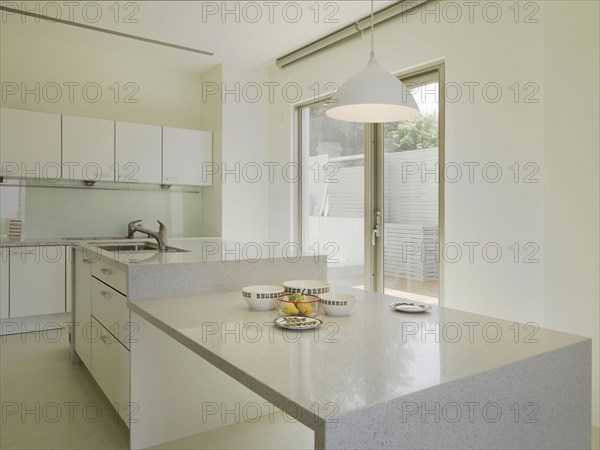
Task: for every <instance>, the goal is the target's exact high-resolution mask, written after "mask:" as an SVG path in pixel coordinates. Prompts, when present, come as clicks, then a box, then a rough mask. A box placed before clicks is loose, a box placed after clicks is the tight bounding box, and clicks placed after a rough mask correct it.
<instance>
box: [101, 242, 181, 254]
mask: <svg viewBox="0 0 600 450" xmlns="http://www.w3.org/2000/svg"><path fill="white" fill-rule="evenodd" d="M96 247H98V248H99V249H101V250H105V251H107V252H139V251H154V252H158V251H159V250H158V245H156V244H152V243H149V242H139V243H133V242H131V243H123V244H120V243H119V244H103V245H96ZM188 251H189V250H184V249H182V248H177V247H168V246H167V247H166V248H165V253H181V252H188Z"/></svg>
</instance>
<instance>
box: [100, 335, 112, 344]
mask: <svg viewBox="0 0 600 450" xmlns="http://www.w3.org/2000/svg"><path fill="white" fill-rule="evenodd" d="M100 340H101V341H102V342H104V343H105V344H106V345H111V344H112V341H111V339H110V338H109V337H108V336H100Z"/></svg>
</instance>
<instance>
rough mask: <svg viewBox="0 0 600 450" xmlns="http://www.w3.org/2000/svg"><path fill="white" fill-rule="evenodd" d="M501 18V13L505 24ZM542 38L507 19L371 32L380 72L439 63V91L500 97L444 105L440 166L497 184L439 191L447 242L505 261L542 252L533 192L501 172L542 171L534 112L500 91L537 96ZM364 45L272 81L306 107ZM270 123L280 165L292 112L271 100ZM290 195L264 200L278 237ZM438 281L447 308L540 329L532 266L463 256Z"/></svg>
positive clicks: (538, 199) (539, 119)
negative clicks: (462, 168)
mask: <svg viewBox="0 0 600 450" xmlns="http://www.w3.org/2000/svg"><path fill="white" fill-rule="evenodd" d="M507 6H508V5H507ZM430 8H431V7H430ZM508 12H509V11H508V9H507V8H506V9H505V10H504V14H505V15H506V14H508ZM540 15H541V12H540ZM540 17H541V16H540ZM543 31H544V28H543V24H542V23H538V24H523V23H518V24H515V23H514V21H513V20H512V19H511V18H508V19H505V20H502V21H500V22H498V23H496V24H490V23H488V22H486V21H485V20H483V19H482V18H481V16H476V20H475V21H474V23H472V24H471V23H468V18H467V19H466V23H464V21H463V23H462V24H453V23H448V22H445V21H443V20H441V21H440V22H439V23H437V22H436V21H435V17H434V16H426V17H425V18H422V17H421V16H420V15H414V16H411V17H409V18H408V20H407V22H406V23H403V22H402V21H401V20H400V21H395V22H390V23H387V24H385V25H383V26H381V27H380V28H378V30H377V32H376V53H377V55H378V58H379V60H380V62H381V63H382V65H383V66H384V67H386V68H388V69H389V70H392V71H400V70H404V69H406V68H409V67H413V66H418V65H420V64H423V63H424V62H427V61H432V60H438V59H443V60H445V66H446V81H447V83H458V84H459V85H461V86H464V83H469V82H479V83H481V84H482V85H483V84H485V83H488V82H495V83H498V84H499V85H500V86H501V87H502V89H503V94H504V95H503V97H502V99H501V100H500V101H499V102H497V103H490V102H486V101H484V100H482V94H481V90H478V91H476V97H475V100H474V101H472V102H471V101H470V99H469V98H468V95H463V96H462V98H460V99H459V100H457V101H454V102H452V103H450V102H447V105H446V160H447V162H452V163H458V164H463V163H464V162H478V163H480V164H481V165H483V164H486V163H488V162H493V163H497V164H499V165H500V166H501V167H502V169H503V170H504V176H503V177H502V180H501V181H500V182H498V183H488V182H486V181H485V180H484V179H483V177H482V175H481V170H480V171H479V172H477V174H476V178H475V182H474V183H470V182H469V179H468V177H466V176H464V177H463V178H462V179H461V180H460V182H457V183H454V184H448V185H447V186H446V230H445V232H446V241H447V242H457V243H459V244H461V245H462V244H463V243H464V242H478V243H481V246H483V245H484V244H485V243H488V242H497V243H499V244H500V245H501V246H502V248H503V250H504V252H505V253H508V252H509V250H508V246H510V245H511V243H513V242H521V243H525V242H529V241H532V242H535V243H537V244H538V245H540V247H542V243H543V224H542V220H543V213H542V203H543V187H542V184H541V183H537V184H523V183H514V182H513V181H512V178H511V176H510V175H511V173H510V171H509V169H508V167H509V166H510V165H511V164H512V163H514V162H515V161H516V162H520V163H521V164H524V163H525V162H529V161H532V162H534V163H536V164H537V165H539V166H540V167H542V165H543V151H544V141H543V130H544V128H543V105H542V104H541V103H538V104H524V103H517V104H515V102H514V101H513V98H512V93H511V91H510V90H509V88H510V86H511V85H513V84H514V83H515V82H520V83H524V82H527V81H532V82H535V83H537V85H539V86H540V88H543V86H542V84H543V70H544V67H543V48H544V47H543ZM367 38H368V36H365V38H364V39H361V40H354V41H351V42H349V43H346V44H342V45H340V46H337V47H335V48H333V49H331V50H329V51H326V52H323V53H321V54H318V55H316V56H313V57H311V58H308V59H306V60H305V61H302V62H300V63H297V64H294V65H292V66H289V67H288V68H285V69H283V70H280V69H277V68H272V70H271V79H272V81H277V82H280V83H292V82H297V83H300V84H301V85H302V87H303V89H304V94H305V95H304V97H303V99H305V100H307V99H310V98H311V97H312V96H313V90H311V86H313V85H314V84H315V83H317V84H318V85H319V86H324V85H325V83H327V82H330V81H333V82H336V83H341V82H343V81H344V80H345V79H346V78H347V77H348V76H349V75H351V74H353V73H355V72H356V71H358V70H360V69H361V68H362V67H363V66H364V65H365V64H366V62H367V59H368V54H369V40H368V39H367ZM500 55H502V56H500ZM464 94H467V91H466V88H465V90H464ZM270 113H271V115H270V124H271V130H272V132H271V155H270V156H271V158H272V159H282V160H285V159H287V160H289V158H290V143H291V142H292V141H293V127H292V123H293V105H292V104H290V103H289V102H286V101H284V99H280V101H278V102H277V103H274V104H273V105H272V108H271V112H270ZM292 189H293V186H291V185H285V184H283V183H282V185H280V186H278V187H277V189H276V191H275V192H274V193H272V200H273V205H274V206H273V207H272V208H271V210H272V211H273V212H274V213H273V214H274V215H275V216H274V217H273V218H272V219H273V220H274V221H275V222H276V223H277V228H278V229H280V230H284V231H282V233H283V232H285V231H287V230H288V229H289V226H286V225H289V223H290V220H291V219H290V217H291V215H290V208H289V202H288V201H287V199H288V196H289V192H290V191H291V190H292ZM281 225H283V226H281ZM277 237H278V238H280V239H286V238H288V239H289V237H288V236H284V235H278V236H277ZM479 248H481V247H479ZM465 249H466V247H465ZM446 280H447V282H446V286H445V289H444V292H443V293H442V294H443V297H444V300H445V302H446V304H447V305H449V306H453V307H457V308H462V309H467V310H472V311H479V312H483V313H487V314H492V315H495V316H499V317H504V318H509V319H510V318H517V317H518V318H519V319H521V320H527V321H537V322H541V320H542V318H543V314H542V311H543V300H542V299H543V269H542V264H541V262H540V263H538V264H522V263H519V264H515V263H514V262H513V261H512V258H510V257H509V256H508V255H507V256H506V257H503V258H502V260H501V262H499V263H496V264H492V263H486V262H485V261H484V260H483V257H482V256H481V253H480V252H479V253H478V254H477V255H476V260H475V263H471V262H469V259H468V258H467V257H466V256H465V257H463V258H462V259H461V260H460V261H459V262H457V263H453V264H447V265H446Z"/></svg>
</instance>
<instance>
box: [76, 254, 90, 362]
mask: <svg viewBox="0 0 600 450" xmlns="http://www.w3.org/2000/svg"><path fill="white" fill-rule="evenodd" d="M74 253H75V255H74V259H75V265H74V266H75V274H74V275H75V293H74V294H75V306H74V308H75V324H74V335H75V351H76V352H77V354H78V355H79V358H81V360H82V361H83V363H84V364H85V365H86V367H87V368H88V369H89V370H91V368H92V339H93V336H94V330H93V328H92V327H91V322H92V297H91V295H92V261H91V260H90V259H89V258H86V255H85V250H83V249H81V248H77V249H75V252H74Z"/></svg>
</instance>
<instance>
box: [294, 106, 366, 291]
mask: <svg viewBox="0 0 600 450" xmlns="http://www.w3.org/2000/svg"><path fill="white" fill-rule="evenodd" d="M327 108H328V106H327V105H326V104H325V103H316V104H313V105H309V106H306V107H303V108H301V109H300V111H299V114H300V122H299V130H300V150H301V161H302V190H301V191H302V192H301V201H300V204H301V224H300V228H301V230H302V231H301V233H302V247H303V250H304V251H305V252H308V253H310V254H315V253H317V252H320V253H321V254H324V255H328V264H327V272H328V278H329V281H330V282H331V283H339V284H347V285H350V286H355V287H362V286H363V285H364V243H363V240H364V239H363V236H364V233H365V227H364V207H365V205H364V175H365V138H364V136H365V126H364V125H363V124H357V123H349V122H341V121H338V120H334V119H330V118H329V117H327V116H326V115H325V111H327Z"/></svg>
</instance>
